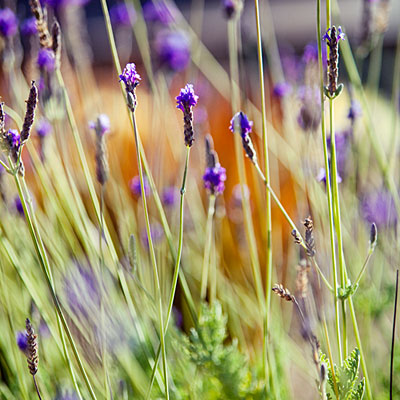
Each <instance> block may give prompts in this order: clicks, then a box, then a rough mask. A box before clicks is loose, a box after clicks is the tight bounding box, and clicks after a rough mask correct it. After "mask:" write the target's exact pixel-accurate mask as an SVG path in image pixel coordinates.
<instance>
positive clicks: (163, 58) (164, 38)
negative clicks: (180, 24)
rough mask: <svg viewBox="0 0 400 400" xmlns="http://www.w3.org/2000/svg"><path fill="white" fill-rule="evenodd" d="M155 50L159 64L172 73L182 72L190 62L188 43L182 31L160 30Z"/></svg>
mask: <svg viewBox="0 0 400 400" xmlns="http://www.w3.org/2000/svg"><path fill="white" fill-rule="evenodd" d="M155 48H156V51H157V54H158V57H159V59H160V62H161V64H163V65H167V66H168V67H169V68H170V69H171V70H173V71H182V70H184V69H185V68H186V67H187V66H188V64H189V61H190V42H189V39H188V37H187V35H185V34H184V33H183V32H182V31H169V30H161V31H159V32H158V34H157V37H156V42H155Z"/></svg>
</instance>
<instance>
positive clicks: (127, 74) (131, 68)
mask: <svg viewBox="0 0 400 400" xmlns="http://www.w3.org/2000/svg"><path fill="white" fill-rule="evenodd" d="M140 80H141V78H140V75H139V74H138V73H137V72H136V65H135V64H134V63H129V64H126V66H125V68H124V71H123V72H122V74H121V75H120V76H119V81H120V82H121V81H122V82H124V83H125V87H126V90H127V92H131V93H133V92H134V90H135V88H136V86H137V85H139V81H140Z"/></svg>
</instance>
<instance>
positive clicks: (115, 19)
mask: <svg viewBox="0 0 400 400" xmlns="http://www.w3.org/2000/svg"><path fill="white" fill-rule="evenodd" d="M110 18H111V22H112V24H113V25H117V26H132V25H133V24H134V23H135V21H136V11H135V7H134V6H133V5H132V4H130V3H128V4H126V3H118V4H116V5H115V6H113V7H111V8H110Z"/></svg>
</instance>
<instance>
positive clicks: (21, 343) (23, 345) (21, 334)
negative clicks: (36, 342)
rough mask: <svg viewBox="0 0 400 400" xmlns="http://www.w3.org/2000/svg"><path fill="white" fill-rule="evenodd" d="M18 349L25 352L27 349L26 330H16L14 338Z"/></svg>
mask: <svg viewBox="0 0 400 400" xmlns="http://www.w3.org/2000/svg"><path fill="white" fill-rule="evenodd" d="M15 340H16V342H17V345H18V347H19V349H20V350H21V351H22V352H23V353H26V352H27V350H28V338H27V336H26V331H18V332H17V335H16V338H15Z"/></svg>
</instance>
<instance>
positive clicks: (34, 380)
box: [32, 375, 42, 400]
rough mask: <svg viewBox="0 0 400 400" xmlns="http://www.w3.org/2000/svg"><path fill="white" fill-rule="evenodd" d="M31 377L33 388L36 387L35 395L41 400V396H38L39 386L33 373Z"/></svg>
mask: <svg viewBox="0 0 400 400" xmlns="http://www.w3.org/2000/svg"><path fill="white" fill-rule="evenodd" d="M32 378H33V383H34V384H35V389H36V393H37V395H38V397H39V400H42V397H41V396H40V391H39V386H38V384H37V382H36V378H35V375H33V376H32Z"/></svg>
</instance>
